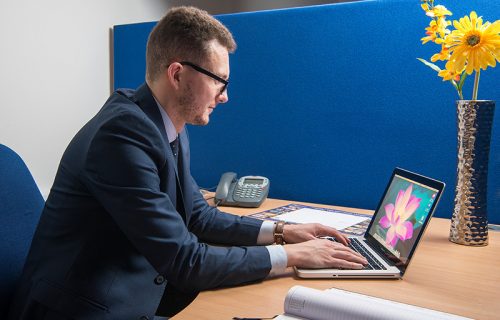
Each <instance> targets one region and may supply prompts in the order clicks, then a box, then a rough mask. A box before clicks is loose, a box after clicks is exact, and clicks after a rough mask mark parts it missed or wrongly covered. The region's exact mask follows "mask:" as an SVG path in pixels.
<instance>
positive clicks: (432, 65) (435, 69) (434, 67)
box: [417, 58, 441, 72]
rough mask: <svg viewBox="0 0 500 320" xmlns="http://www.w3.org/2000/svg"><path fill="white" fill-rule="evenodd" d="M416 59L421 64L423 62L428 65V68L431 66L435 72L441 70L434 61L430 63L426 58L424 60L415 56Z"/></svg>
mask: <svg viewBox="0 0 500 320" xmlns="http://www.w3.org/2000/svg"><path fill="white" fill-rule="evenodd" d="M417 60H418V61H420V62H422V63H423V64H425V65H426V66H428V67H429V68H431V69H432V70H434V71H436V72H439V71H441V68H439V67H438V66H436V65H435V64H434V63H431V62H429V61H427V60H424V59H422V58H417Z"/></svg>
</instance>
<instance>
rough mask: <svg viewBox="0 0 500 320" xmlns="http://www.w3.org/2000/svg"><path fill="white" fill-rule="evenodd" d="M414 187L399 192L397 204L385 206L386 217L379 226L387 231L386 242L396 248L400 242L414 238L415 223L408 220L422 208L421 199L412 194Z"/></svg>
mask: <svg viewBox="0 0 500 320" xmlns="http://www.w3.org/2000/svg"><path fill="white" fill-rule="evenodd" d="M412 190H413V185H412V184H410V186H409V187H408V188H407V189H406V190H399V192H398V196H397V197H396V203H395V204H392V203H389V204H387V205H385V207H384V209H385V216H384V217H382V219H380V221H379V224H380V225H381V226H382V228H384V229H387V228H388V229H389V230H387V235H386V237H385V242H386V243H387V244H388V245H390V246H391V247H393V248H394V246H396V244H397V243H398V240H401V241H405V240H408V239H411V237H412V236H413V223H411V222H410V221H406V220H408V219H409V218H410V217H411V215H412V214H413V213H414V212H415V210H417V208H418V207H419V206H420V200H422V199H421V198H417V197H415V196H413V195H412V194H411V192H412Z"/></svg>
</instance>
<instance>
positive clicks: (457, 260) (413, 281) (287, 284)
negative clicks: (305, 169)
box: [173, 199, 500, 320]
mask: <svg viewBox="0 0 500 320" xmlns="http://www.w3.org/2000/svg"><path fill="white" fill-rule="evenodd" d="M289 203H292V202H291V201H284V200H271V199H268V200H266V202H265V203H264V204H263V205H262V206H261V207H260V208H257V209H240V208H227V207H221V209H222V210H223V211H226V212H231V213H235V214H239V215H248V214H252V213H255V212H260V211H264V210H268V209H272V208H275V207H279V206H283V205H287V204H289ZM293 203H297V202H293ZM323 207H327V208H328V207H329V208H337V209H345V208H341V207H333V206H323ZM351 210H353V209H351ZM353 211H357V212H362V213H372V211H368V210H353ZM449 229H450V221H449V220H448V219H439V218H433V219H432V220H431V222H430V225H429V227H428V229H427V230H426V232H425V234H424V238H423V240H422V242H421V244H420V246H419V247H418V249H417V252H416V253H415V256H414V257H413V260H412V263H411V264H410V266H409V268H408V270H407V272H406V274H405V276H404V278H403V280H366V279H363V280H346V279H344V280H338V279H337V280H333V279H332V280H330V279H322V280H318V279H314V280H304V279H299V278H297V277H295V276H294V273H293V270H292V269H289V271H288V272H287V274H286V275H283V276H281V277H279V278H274V279H267V280H265V281H263V282H261V283H256V284H250V285H245V286H240V287H235V288H227V289H217V290H210V291H205V292H202V293H201V294H200V295H199V296H198V298H197V299H196V300H195V301H194V302H193V303H192V304H191V305H190V306H189V307H188V308H186V309H185V310H183V311H182V312H181V313H179V314H178V315H177V316H175V317H174V318H173V319H175V320H182V319H201V320H203V319H232V317H233V316H240V317H271V316H274V315H276V314H280V313H283V302H284V299H285V295H286V293H287V291H288V290H289V289H290V288H291V287H292V286H294V285H302V286H307V287H312V288H316V289H327V288H332V287H335V288H339V289H344V290H349V291H353V292H359V293H363V294H367V295H372V296H377V297H381V298H385V299H390V300H394V301H400V302H403V303H408V304H414V305H417V306H422V307H427V308H431V309H435V310H440V311H444V312H450V313H454V314H458V315H462V316H466V317H470V318H474V319H499V318H500V300H499V299H500V232H495V231H491V230H490V234H489V236H490V238H489V245H488V246H486V247H466V246H462V245H458V244H454V243H451V242H450V241H448V233H449Z"/></svg>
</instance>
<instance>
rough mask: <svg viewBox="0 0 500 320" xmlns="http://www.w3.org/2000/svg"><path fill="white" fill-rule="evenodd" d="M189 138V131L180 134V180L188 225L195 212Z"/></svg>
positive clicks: (185, 130)
mask: <svg viewBox="0 0 500 320" xmlns="http://www.w3.org/2000/svg"><path fill="white" fill-rule="evenodd" d="M189 157H190V155H189V138H188V134H187V129H186V127H184V130H183V131H182V132H181V133H180V134H179V164H178V169H179V172H180V175H179V180H180V181H181V187H182V196H183V197H182V198H183V203H184V211H185V214H186V223H188V222H189V218H190V217H191V211H192V210H193V190H192V189H193V187H194V186H193V182H192V181H191V171H190V168H189V163H190V159H189Z"/></svg>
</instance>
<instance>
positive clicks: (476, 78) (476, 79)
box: [472, 70, 481, 100]
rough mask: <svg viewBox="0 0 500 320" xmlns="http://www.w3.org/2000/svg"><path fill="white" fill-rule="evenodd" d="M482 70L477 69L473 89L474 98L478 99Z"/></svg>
mask: <svg viewBox="0 0 500 320" xmlns="http://www.w3.org/2000/svg"><path fill="white" fill-rule="evenodd" d="M480 72H481V70H477V71H476V74H475V75H474V88H473V90H472V100H477V89H478V87H479V75H480Z"/></svg>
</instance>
